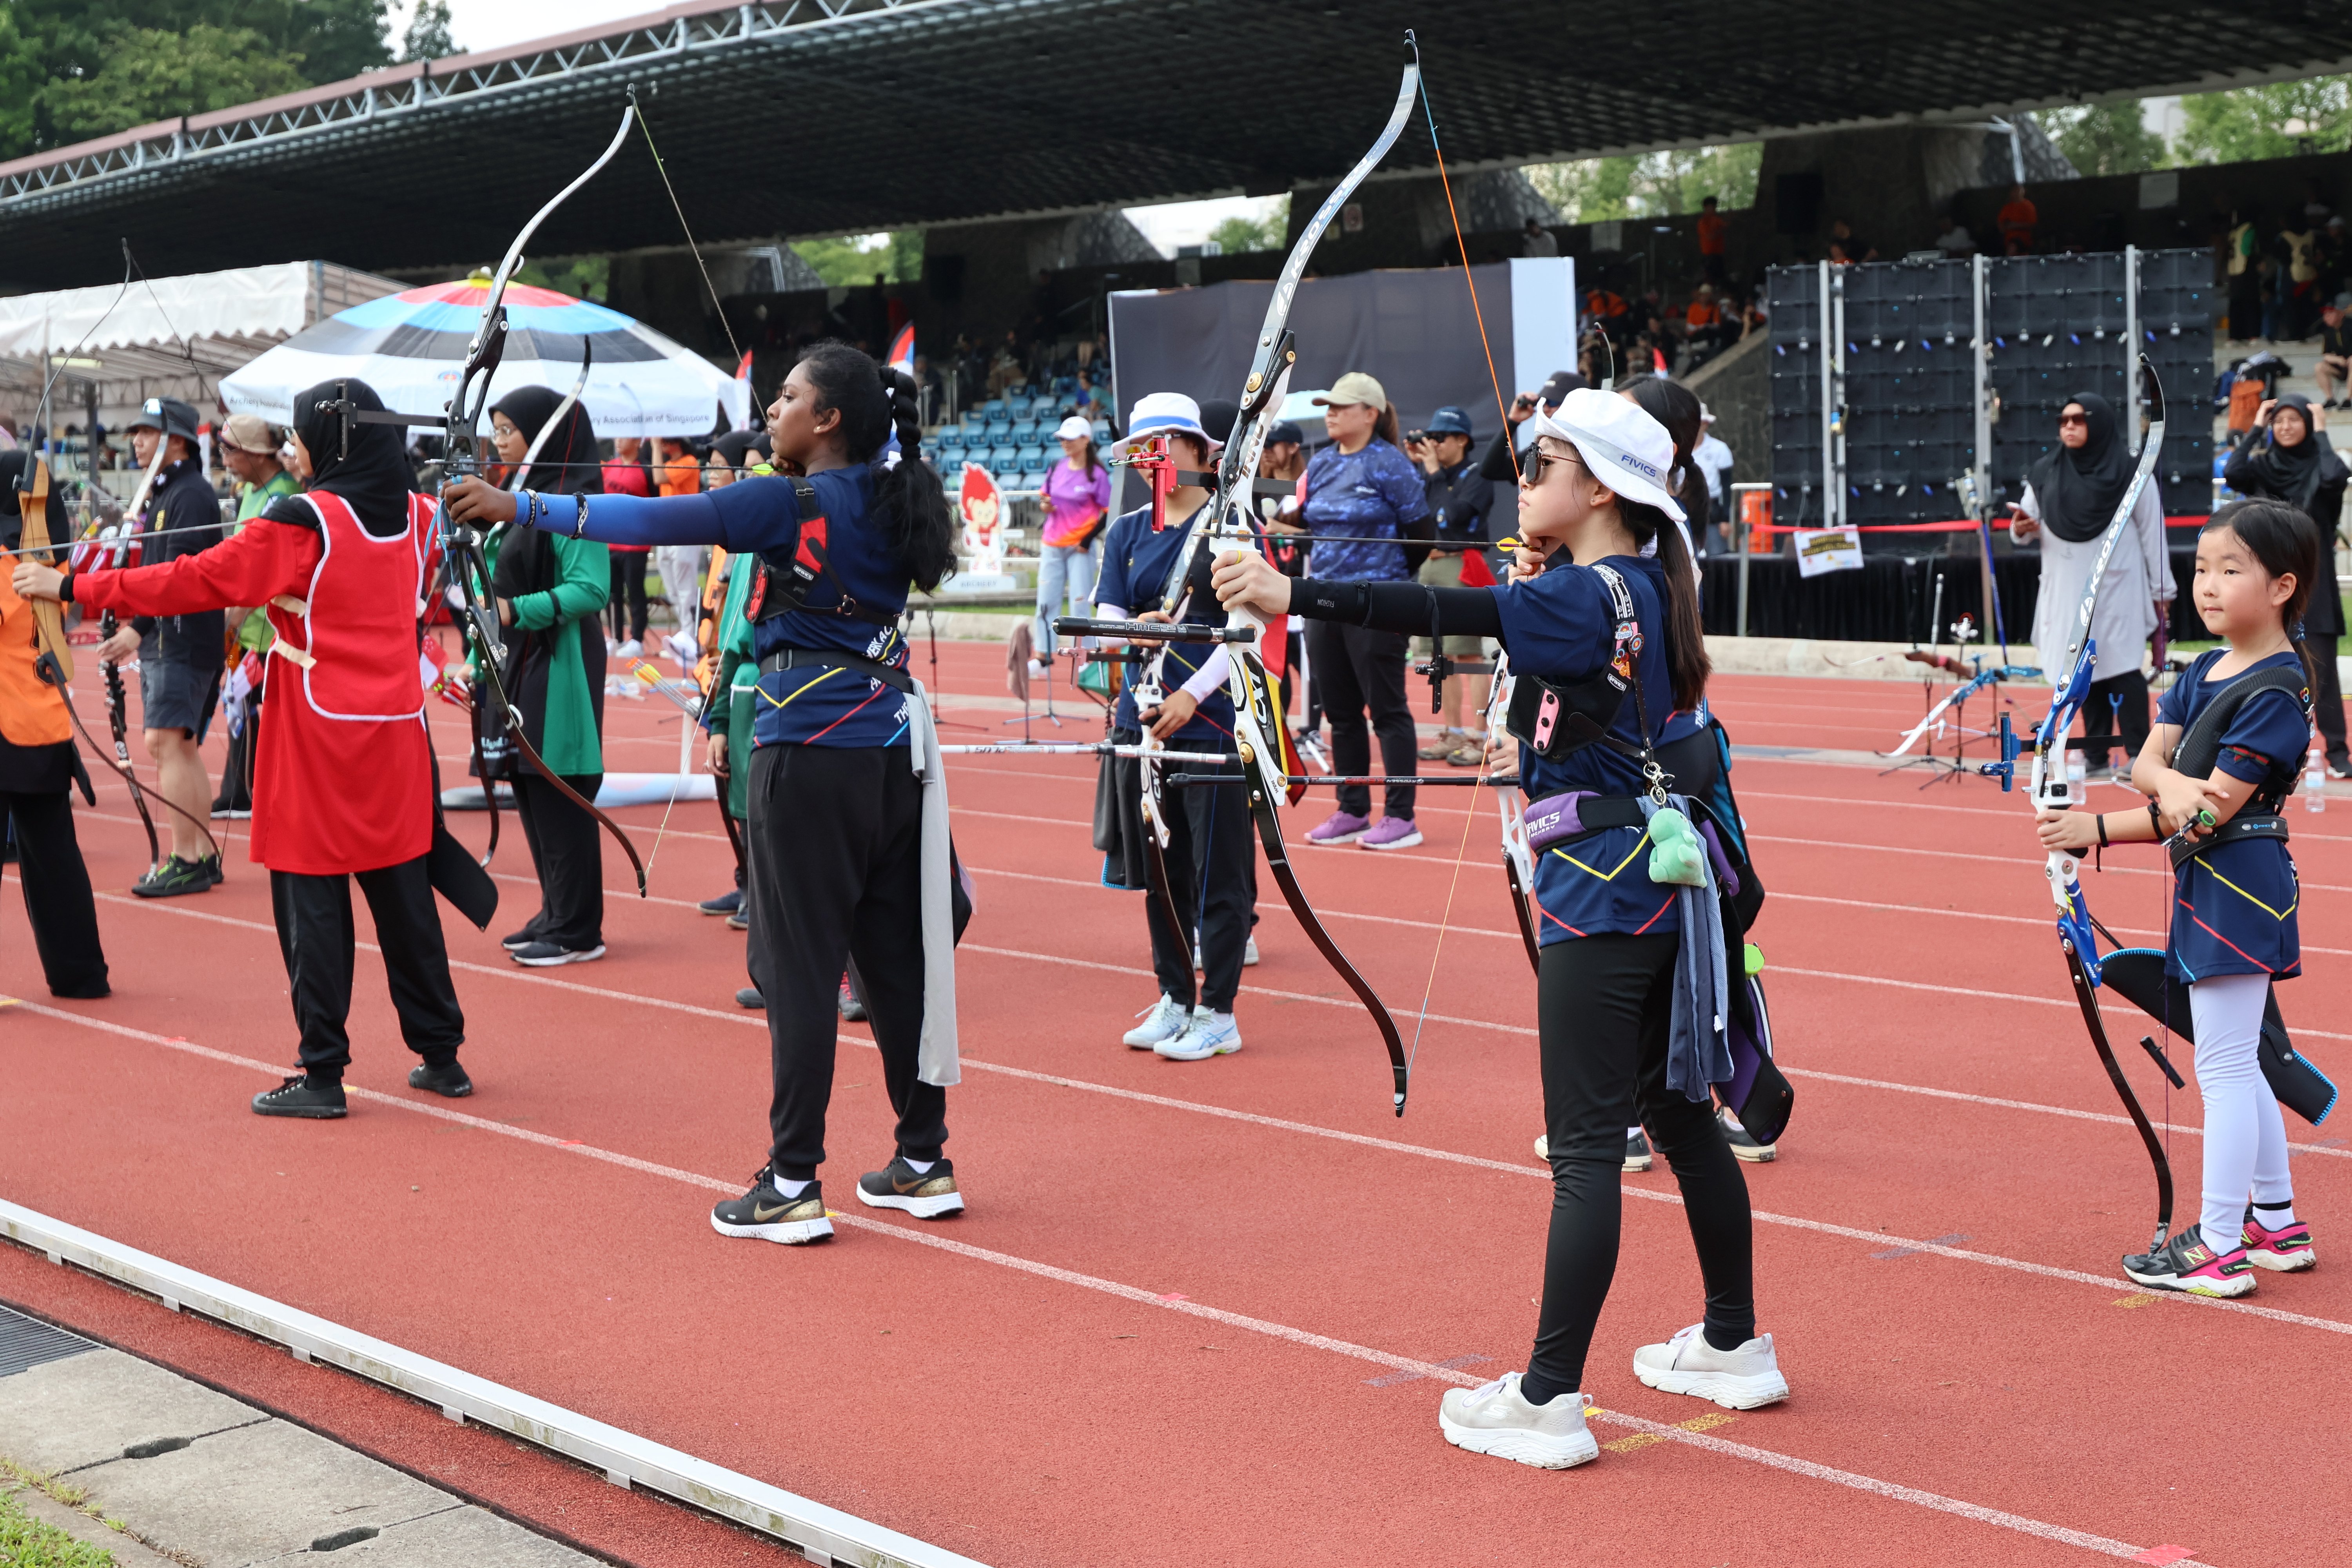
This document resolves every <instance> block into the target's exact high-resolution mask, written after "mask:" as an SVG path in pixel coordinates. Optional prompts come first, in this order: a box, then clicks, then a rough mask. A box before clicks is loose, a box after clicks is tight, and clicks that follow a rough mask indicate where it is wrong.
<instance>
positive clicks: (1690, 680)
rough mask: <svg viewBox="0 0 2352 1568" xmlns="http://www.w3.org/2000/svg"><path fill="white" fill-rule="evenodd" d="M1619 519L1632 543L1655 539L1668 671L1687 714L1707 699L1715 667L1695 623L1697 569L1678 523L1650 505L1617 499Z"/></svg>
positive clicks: (1700, 626) (1702, 631)
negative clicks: (1663, 578)
mask: <svg viewBox="0 0 2352 1568" xmlns="http://www.w3.org/2000/svg"><path fill="white" fill-rule="evenodd" d="M1617 515H1618V517H1619V519H1621V520H1622V521H1623V522H1624V524H1625V527H1626V528H1627V530H1628V531H1631V532H1632V533H1633V542H1634V543H1636V544H1641V545H1647V544H1649V543H1651V542H1653V541H1654V542H1656V544H1657V547H1658V564H1659V566H1661V567H1662V568H1664V572H1665V576H1666V673H1667V675H1668V676H1669V677H1670V678H1671V679H1673V681H1674V688H1675V708H1676V709H1677V710H1689V709H1693V708H1696V707H1697V706H1698V705H1699V701H1700V700H1701V699H1702V698H1704V697H1706V678H1707V675H1708V673H1709V671H1710V670H1711V668H1713V667H1712V665H1711V663H1710V661H1709V660H1708V658H1707V657H1706V626H1704V625H1703V624H1702V623H1701V621H1700V620H1699V613H1698V567H1697V565H1696V563H1694V562H1693V561H1692V560H1691V552H1690V545H1689V544H1688V543H1687V542H1685V540H1684V539H1683V531H1682V527H1681V525H1680V524H1678V523H1676V522H1675V521H1674V519H1672V518H1670V517H1668V516H1667V515H1666V514H1665V513H1664V511H1663V510H1660V509H1658V508H1657V507H1654V506H1646V505H1643V503H1641V502H1639V501H1629V500H1626V499H1625V498H1624V497H1623V496H1619V497H1618V498H1617Z"/></svg>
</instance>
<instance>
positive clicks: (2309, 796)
mask: <svg viewBox="0 0 2352 1568" xmlns="http://www.w3.org/2000/svg"><path fill="white" fill-rule="evenodd" d="M2303 809H2304V810H2305V811H2326V809H2327V761H2326V758H2325V757H2323V756H2321V755H2320V753H2319V738H2318V737H2317V736H2316V735H2315V736H2313V737H2312V741H2311V750H2310V751H2309V752H2305V754H2304V759H2303Z"/></svg>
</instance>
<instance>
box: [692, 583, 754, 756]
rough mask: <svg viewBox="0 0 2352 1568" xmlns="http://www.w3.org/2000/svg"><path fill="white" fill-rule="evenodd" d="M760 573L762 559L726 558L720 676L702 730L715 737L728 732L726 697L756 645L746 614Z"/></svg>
mask: <svg viewBox="0 0 2352 1568" xmlns="http://www.w3.org/2000/svg"><path fill="white" fill-rule="evenodd" d="M759 574H760V558H759V557H758V556H756V555H730V556H729V557H728V558H727V597H726V599H725V600H724V601H723V602H722V603H721V604H720V605H719V630H718V633H717V636H718V638H719V677H718V679H716V680H714V681H712V682H711V690H710V698H709V701H708V702H707V703H705V705H704V710H703V715H702V725H703V728H704V729H706V730H708V731H710V732H711V733H712V734H714V735H724V734H725V733H727V721H728V717H729V715H728V706H729V704H728V700H727V694H728V693H729V692H730V691H731V690H733V689H734V687H735V671H736V670H737V669H738V668H740V667H741V666H743V665H745V664H748V663H751V662H752V658H753V653H754V645H753V642H752V640H751V617H750V616H746V615H745V614H744V613H743V607H744V605H747V604H749V603H750V602H751V584H752V582H753V580H754V579H755V578H757V577H758V576H759Z"/></svg>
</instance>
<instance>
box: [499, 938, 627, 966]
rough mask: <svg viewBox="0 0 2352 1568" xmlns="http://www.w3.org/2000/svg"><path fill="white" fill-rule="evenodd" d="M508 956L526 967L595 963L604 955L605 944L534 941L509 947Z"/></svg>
mask: <svg viewBox="0 0 2352 1568" xmlns="http://www.w3.org/2000/svg"><path fill="white" fill-rule="evenodd" d="M507 956H508V957H509V958H511V959H513V960H514V961H515V962H516V963H520V964H521V965H522V966H523V967H525V968H526V969H552V968H554V967H555V966H556V965H557V964H559V963H594V962H595V961H596V960H598V959H600V958H602V957H604V943H603V942H598V943H597V944H596V945H595V946H593V947H562V946H560V945H558V944H557V943H555V942H526V943H525V944H524V945H522V946H521V947H516V948H509V949H508V950H507Z"/></svg>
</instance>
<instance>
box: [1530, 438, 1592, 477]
mask: <svg viewBox="0 0 2352 1568" xmlns="http://www.w3.org/2000/svg"><path fill="white" fill-rule="evenodd" d="M1553 463H1574V464H1576V465H1577V466H1578V467H1580V468H1581V467H1582V466H1583V463H1584V460H1583V459H1582V458H1579V457H1578V456H1576V454H1574V453H1572V452H1547V451H1545V450H1544V449H1543V448H1542V447H1528V457H1527V466H1526V468H1522V469H1521V470H1520V473H1521V475H1522V477H1523V479H1524V481H1525V482H1526V483H1528V484H1530V485H1539V484H1541V483H1543V477H1544V469H1545V468H1548V467H1549V466H1550V465H1551V464H1553Z"/></svg>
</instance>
